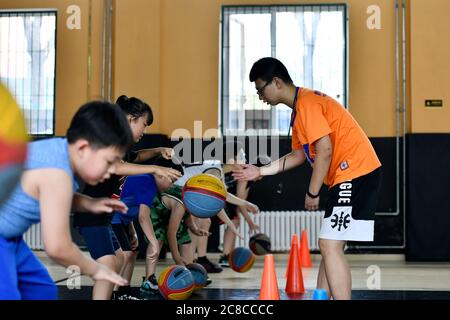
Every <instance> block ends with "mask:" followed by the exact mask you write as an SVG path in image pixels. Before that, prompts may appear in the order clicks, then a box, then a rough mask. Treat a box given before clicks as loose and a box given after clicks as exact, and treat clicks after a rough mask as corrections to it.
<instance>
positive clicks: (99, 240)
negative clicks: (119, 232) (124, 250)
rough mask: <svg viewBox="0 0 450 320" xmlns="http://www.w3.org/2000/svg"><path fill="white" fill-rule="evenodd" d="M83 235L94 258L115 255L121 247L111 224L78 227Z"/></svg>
mask: <svg viewBox="0 0 450 320" xmlns="http://www.w3.org/2000/svg"><path fill="white" fill-rule="evenodd" d="M78 232H79V233H80V234H81V235H82V236H83V238H84V241H85V242H86V246H87V249H88V250H89V253H90V254H91V257H92V259H94V260H97V259H98V258H101V257H103V256H108V255H115V254H116V251H117V250H119V249H120V245H119V242H118V241H117V238H116V235H115V234H114V232H113V230H112V228H111V225H107V226H91V227H78Z"/></svg>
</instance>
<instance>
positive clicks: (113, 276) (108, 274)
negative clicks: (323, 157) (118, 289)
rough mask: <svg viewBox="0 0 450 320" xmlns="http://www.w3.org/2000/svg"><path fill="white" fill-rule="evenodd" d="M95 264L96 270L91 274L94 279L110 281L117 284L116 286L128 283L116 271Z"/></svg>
mask: <svg viewBox="0 0 450 320" xmlns="http://www.w3.org/2000/svg"><path fill="white" fill-rule="evenodd" d="M97 266H98V269H97V271H96V272H95V273H94V274H93V275H92V279H94V280H95V281H99V280H103V281H109V282H111V283H114V284H117V285H118V286H125V285H127V284H128V281H127V280H125V279H124V278H122V277H121V276H119V275H118V274H117V273H115V272H114V271H112V270H111V269H109V268H108V267H106V266H105V265H103V264H100V263H97Z"/></svg>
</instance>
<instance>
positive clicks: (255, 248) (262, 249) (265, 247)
mask: <svg viewBox="0 0 450 320" xmlns="http://www.w3.org/2000/svg"><path fill="white" fill-rule="evenodd" d="M248 247H249V248H250V250H252V252H253V253H254V254H256V255H257V256H262V255H265V254H267V253H270V247H271V243H270V238H269V237H268V236H267V235H266V234H264V233H257V234H255V235H253V236H251V237H250V240H249V242H248Z"/></svg>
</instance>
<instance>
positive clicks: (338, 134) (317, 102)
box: [292, 88, 381, 188]
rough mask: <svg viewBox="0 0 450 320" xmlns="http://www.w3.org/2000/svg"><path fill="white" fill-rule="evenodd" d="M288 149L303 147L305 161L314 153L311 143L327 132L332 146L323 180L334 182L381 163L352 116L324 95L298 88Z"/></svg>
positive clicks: (331, 183) (352, 176)
mask: <svg viewBox="0 0 450 320" xmlns="http://www.w3.org/2000/svg"><path fill="white" fill-rule="evenodd" d="M295 110H296V117H295V120H294V126H293V129H292V149H293V150H299V149H302V148H303V151H304V152H305V155H306V158H307V160H308V162H309V163H310V164H311V165H313V164H314V159H315V156H316V152H315V148H314V142H315V141H317V140H318V139H320V138H322V137H324V136H326V135H329V136H330V140H331V144H332V147H333V150H332V152H333V154H332V158H331V163H330V168H329V169H328V174H327V176H326V177H325V179H324V183H325V184H326V185H328V186H329V187H330V188H331V187H332V186H334V185H336V184H338V183H341V182H344V181H348V180H352V179H355V178H358V177H360V176H363V175H365V174H368V173H370V172H372V171H373V170H375V169H376V168H378V167H380V166H381V163H380V160H378V157H377V154H376V153H375V150H374V149H373V147H372V144H371V143H370V141H369V138H367V135H366V134H365V133H364V131H363V130H362V129H361V127H360V126H359V125H358V123H357V122H356V120H355V119H354V118H353V117H352V115H351V114H350V113H349V112H348V111H347V110H346V109H345V108H344V107H343V106H342V105H341V104H339V103H338V102H337V101H335V100H334V99H332V98H330V97H328V96H327V95H325V94H323V93H321V92H319V91H313V90H310V89H306V88H300V90H299V92H298V96H297V103H296V105H295Z"/></svg>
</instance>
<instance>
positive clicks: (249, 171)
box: [233, 164, 261, 181]
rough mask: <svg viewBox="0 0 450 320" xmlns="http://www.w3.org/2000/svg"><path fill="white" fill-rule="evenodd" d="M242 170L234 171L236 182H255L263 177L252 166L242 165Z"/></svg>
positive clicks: (256, 168) (258, 170)
mask: <svg viewBox="0 0 450 320" xmlns="http://www.w3.org/2000/svg"><path fill="white" fill-rule="evenodd" d="M240 167H241V168H240V169H234V170H233V177H234V178H235V179H236V180H242V181H255V180H258V178H259V177H260V176H261V171H260V169H259V168H258V167H257V166H254V165H252V164H242V165H241V166H240Z"/></svg>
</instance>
